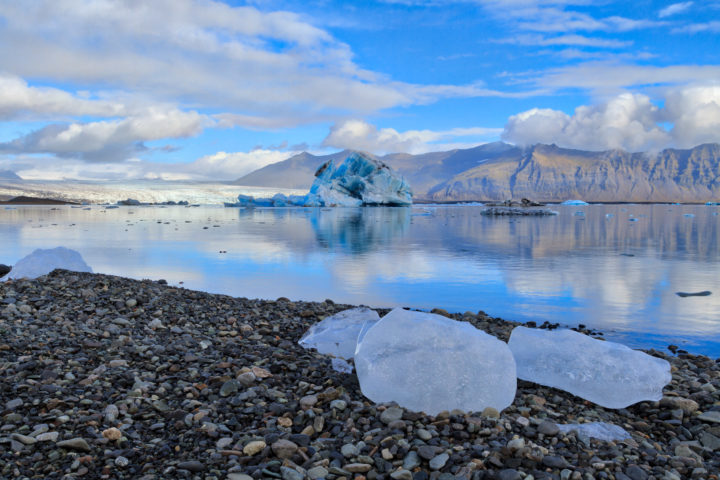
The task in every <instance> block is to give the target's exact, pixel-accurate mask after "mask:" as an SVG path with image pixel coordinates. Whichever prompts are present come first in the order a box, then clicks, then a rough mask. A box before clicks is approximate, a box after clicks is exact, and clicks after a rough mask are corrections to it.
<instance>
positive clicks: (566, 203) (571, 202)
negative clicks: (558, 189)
mask: <svg viewBox="0 0 720 480" xmlns="http://www.w3.org/2000/svg"><path fill="white" fill-rule="evenodd" d="M560 205H590V204H589V203H587V202H584V201H582V200H565V201H564V202H562V203H561V204H560Z"/></svg>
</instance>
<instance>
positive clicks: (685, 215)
mask: <svg viewBox="0 0 720 480" xmlns="http://www.w3.org/2000/svg"><path fill="white" fill-rule="evenodd" d="M683 217H686V218H694V217H695V214H694V213H683Z"/></svg>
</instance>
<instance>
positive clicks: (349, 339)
mask: <svg viewBox="0 0 720 480" xmlns="http://www.w3.org/2000/svg"><path fill="white" fill-rule="evenodd" d="M378 320H380V316H379V315H378V314H377V312H376V311H375V310H371V309H369V308H366V307H360V308H352V309H350V310H344V311H342V312H340V313H336V314H335V315H332V316H330V317H327V318H325V319H323V320H322V321H320V322H318V323H316V324H315V325H313V326H312V327H310V328H309V329H308V331H307V332H305V335H303V336H302V338H301V339H300V340H299V341H298V343H299V344H300V345H301V346H302V347H305V348H315V349H317V351H318V352H320V353H323V354H325V355H332V356H333V357H339V358H344V359H346V360H349V359H351V358H353V356H354V355H355V347H356V345H357V341H358V336H359V335H360V332H361V331H363V329H364V330H367V329H368V328H370V326H372V325H374V324H375V323H376V322H377V321H378Z"/></svg>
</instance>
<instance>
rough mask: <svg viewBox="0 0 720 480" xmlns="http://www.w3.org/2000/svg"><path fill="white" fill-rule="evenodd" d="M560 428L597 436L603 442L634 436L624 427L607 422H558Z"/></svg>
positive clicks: (591, 436)
mask: <svg viewBox="0 0 720 480" xmlns="http://www.w3.org/2000/svg"><path fill="white" fill-rule="evenodd" d="M558 428H559V429H560V431H561V432H563V433H569V432H572V431H575V432H577V433H578V434H580V435H585V436H587V437H590V438H596V439H598V440H602V441H603V442H621V441H623V440H627V439H629V438H632V437H631V436H630V434H629V433H628V432H627V431H626V430H625V429H624V428H622V427H618V426H617V425H613V424H612V423H605V422H591V423H569V424H567V425H560V424H558Z"/></svg>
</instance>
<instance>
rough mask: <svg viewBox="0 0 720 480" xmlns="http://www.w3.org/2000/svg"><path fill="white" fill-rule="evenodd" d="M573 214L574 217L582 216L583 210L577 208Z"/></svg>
mask: <svg viewBox="0 0 720 480" xmlns="http://www.w3.org/2000/svg"><path fill="white" fill-rule="evenodd" d="M573 215H575V216H576V217H584V216H585V212H583V211H582V210H578V211H577V212H575V213H573Z"/></svg>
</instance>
